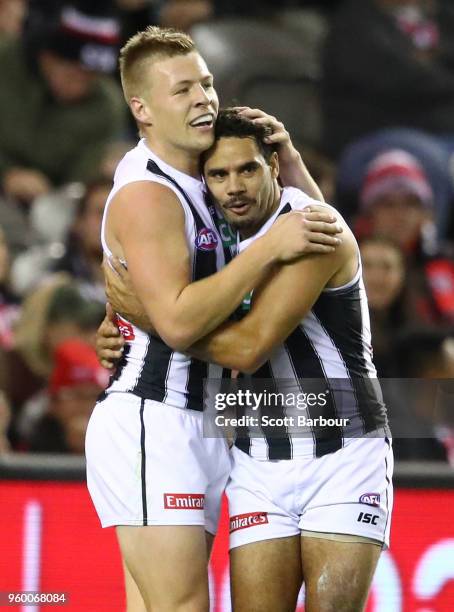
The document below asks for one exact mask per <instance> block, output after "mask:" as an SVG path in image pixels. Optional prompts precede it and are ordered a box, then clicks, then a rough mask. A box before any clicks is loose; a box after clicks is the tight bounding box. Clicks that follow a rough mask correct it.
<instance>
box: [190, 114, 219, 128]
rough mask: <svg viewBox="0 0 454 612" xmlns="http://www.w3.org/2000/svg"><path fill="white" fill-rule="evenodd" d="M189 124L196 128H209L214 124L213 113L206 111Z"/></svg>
mask: <svg viewBox="0 0 454 612" xmlns="http://www.w3.org/2000/svg"><path fill="white" fill-rule="evenodd" d="M189 125H190V126H191V127H193V128H196V129H202V130H209V129H211V128H212V127H213V126H214V116H213V115H212V114H211V113H206V114H205V115H201V116H200V117H197V118H196V119H194V120H193V121H191V123H190V124H189Z"/></svg>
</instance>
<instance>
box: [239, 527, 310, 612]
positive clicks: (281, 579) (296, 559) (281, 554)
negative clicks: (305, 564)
mask: <svg viewBox="0 0 454 612" xmlns="http://www.w3.org/2000/svg"><path fill="white" fill-rule="evenodd" d="M230 579H231V591H232V603H233V610H234V612H294V610H295V607H296V602H297V599H298V593H299V590H300V587H301V583H302V573H301V556H300V537H299V536H292V537H288V538H276V539H272V540H262V541H260V542H254V543H252V544H245V545H244V546H239V547H236V548H233V549H232V550H231V551H230Z"/></svg>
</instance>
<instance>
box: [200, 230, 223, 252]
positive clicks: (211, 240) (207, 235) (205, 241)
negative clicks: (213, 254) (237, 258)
mask: <svg viewBox="0 0 454 612" xmlns="http://www.w3.org/2000/svg"><path fill="white" fill-rule="evenodd" d="M217 245H218V237H217V236H216V233H215V232H213V230H211V229H208V227H203V228H202V229H201V230H200V232H199V233H198V234H197V238H196V239H195V246H196V247H197V248H198V249H199V250H200V251H214V249H215V248H216V247H217Z"/></svg>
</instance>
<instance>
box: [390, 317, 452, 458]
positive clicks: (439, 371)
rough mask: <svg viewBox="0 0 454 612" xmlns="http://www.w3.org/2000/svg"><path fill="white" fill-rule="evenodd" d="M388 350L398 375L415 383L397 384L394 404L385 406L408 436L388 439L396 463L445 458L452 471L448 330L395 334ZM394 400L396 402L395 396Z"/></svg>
mask: <svg viewBox="0 0 454 612" xmlns="http://www.w3.org/2000/svg"><path fill="white" fill-rule="evenodd" d="M394 351H395V354H396V361H397V363H398V364H399V376H400V377H401V378H409V379H416V380H414V381H411V382H409V383H408V384H407V385H405V383H403V384H402V383H400V385H399V388H400V389H401V393H400V400H399V399H398V400H397V401H395V403H394V404H393V405H392V406H391V410H390V416H391V419H393V418H398V419H399V421H400V423H402V424H403V425H406V427H407V431H408V432H409V434H410V432H412V434H413V435H408V437H405V438H400V437H398V438H397V439H396V438H395V439H394V441H393V446H394V450H395V453H396V457H397V458H398V459H401V460H403V459H404V460H409V459H419V460H438V461H447V460H449V462H450V463H451V465H452V466H453V467H454V418H453V414H452V406H453V401H452V400H453V394H452V384H451V382H450V380H452V379H454V336H453V333H452V329H451V330H446V329H442V330H435V329H430V328H420V329H417V328H414V329H410V330H408V331H406V332H404V333H402V334H400V335H399V337H398V338H397V341H396V343H395V346H394ZM442 379H447V380H446V382H447V383H448V384H447V385H445V384H444V383H443V382H440V381H442ZM430 380H433V383H431V382H430ZM424 381H426V382H424ZM402 391H403V393H402ZM395 397H397V398H399V395H398V394H397V395H395ZM391 422H392V421H391Z"/></svg>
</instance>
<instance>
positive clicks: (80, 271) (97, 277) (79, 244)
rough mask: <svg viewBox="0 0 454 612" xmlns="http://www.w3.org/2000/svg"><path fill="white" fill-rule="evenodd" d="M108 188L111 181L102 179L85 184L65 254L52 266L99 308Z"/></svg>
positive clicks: (102, 288)
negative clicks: (68, 275) (102, 233)
mask: <svg viewBox="0 0 454 612" xmlns="http://www.w3.org/2000/svg"><path fill="white" fill-rule="evenodd" d="M111 188H112V181H110V180H104V179H102V180H100V181H95V182H93V183H91V184H90V185H88V187H87V191H86V193H85V195H84V197H83V198H82V200H81V201H80V204H79V206H78V209H77V211H76V218H75V220H74V222H73V225H72V227H71V230H70V232H69V234H68V237H67V240H66V244H65V253H64V254H63V256H62V257H61V258H59V259H57V260H55V261H54V263H53V266H52V270H53V271H54V272H67V273H68V274H70V275H71V277H72V278H73V280H75V281H76V282H77V283H78V286H79V288H80V290H81V292H82V294H83V296H84V297H85V298H86V299H89V300H95V301H98V302H101V303H102V304H103V305H104V303H105V300H106V296H105V293H104V277H103V273H102V269H101V263H102V246H101V240H100V235H101V222H102V215H103V211H104V205H105V203H106V199H107V196H108V195H109V193H110V190H111Z"/></svg>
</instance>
